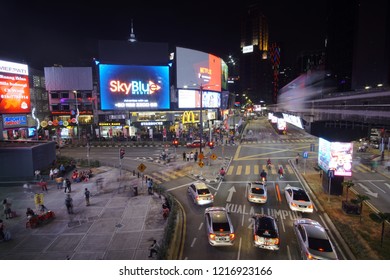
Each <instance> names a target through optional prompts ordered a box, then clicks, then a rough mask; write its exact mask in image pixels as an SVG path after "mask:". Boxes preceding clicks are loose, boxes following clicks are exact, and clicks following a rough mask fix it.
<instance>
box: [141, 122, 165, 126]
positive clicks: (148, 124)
mask: <svg viewBox="0 0 390 280" xmlns="http://www.w3.org/2000/svg"><path fill="white" fill-rule="evenodd" d="M141 125H142V126H153V125H163V122H141Z"/></svg>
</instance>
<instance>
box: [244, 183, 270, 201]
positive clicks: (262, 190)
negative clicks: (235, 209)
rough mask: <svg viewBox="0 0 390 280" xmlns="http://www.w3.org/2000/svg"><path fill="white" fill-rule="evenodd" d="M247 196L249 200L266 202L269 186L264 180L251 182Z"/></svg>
mask: <svg viewBox="0 0 390 280" xmlns="http://www.w3.org/2000/svg"><path fill="white" fill-rule="evenodd" d="M247 197H248V201H249V202H253V203H266V202H267V187H266V185H265V183H264V182H259V181H255V182H250V183H248V185H247Z"/></svg>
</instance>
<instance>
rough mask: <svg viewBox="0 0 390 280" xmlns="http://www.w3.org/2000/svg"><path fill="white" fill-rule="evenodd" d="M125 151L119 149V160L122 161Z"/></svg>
mask: <svg viewBox="0 0 390 280" xmlns="http://www.w3.org/2000/svg"><path fill="white" fill-rule="evenodd" d="M125 153H126V152H125V149H124V148H120V149H119V158H120V159H123V158H124V157H125Z"/></svg>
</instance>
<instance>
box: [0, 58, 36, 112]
mask: <svg viewBox="0 0 390 280" xmlns="http://www.w3.org/2000/svg"><path fill="white" fill-rule="evenodd" d="M30 111H31V107H30V88H29V81H28V66H27V65H26V64H20V63H14V62H9V61H3V60H0V114H7V113H10V114H13V113H29V112H30Z"/></svg>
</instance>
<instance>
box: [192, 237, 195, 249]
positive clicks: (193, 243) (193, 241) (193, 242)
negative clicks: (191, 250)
mask: <svg viewBox="0 0 390 280" xmlns="http://www.w3.org/2000/svg"><path fill="white" fill-rule="evenodd" d="M195 242H196V237H194V239H193V240H192V242H191V247H194V245H195Z"/></svg>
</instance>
